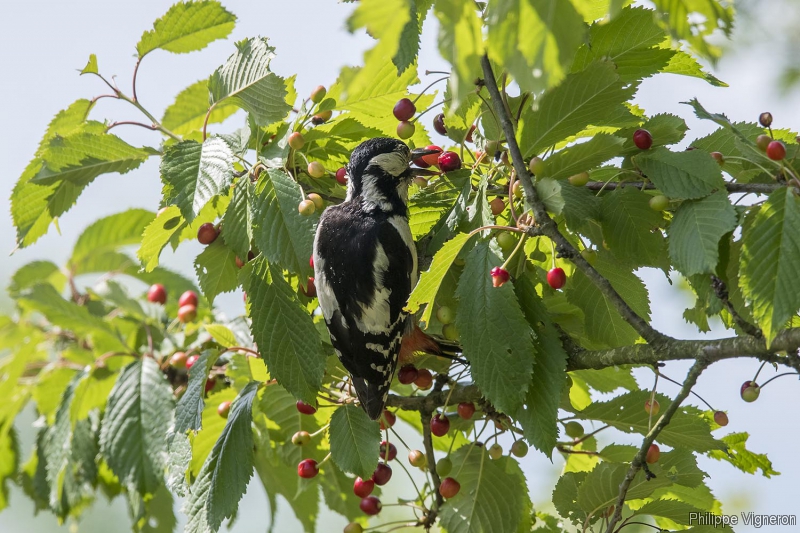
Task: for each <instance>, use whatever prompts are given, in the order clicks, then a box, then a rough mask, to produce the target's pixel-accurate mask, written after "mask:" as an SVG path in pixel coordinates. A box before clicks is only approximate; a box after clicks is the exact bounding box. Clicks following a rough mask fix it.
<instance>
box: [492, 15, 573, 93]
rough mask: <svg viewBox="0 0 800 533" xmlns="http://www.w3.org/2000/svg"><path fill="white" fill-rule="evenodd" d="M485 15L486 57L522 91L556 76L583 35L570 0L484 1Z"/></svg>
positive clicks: (549, 82) (551, 81)
mask: <svg viewBox="0 0 800 533" xmlns="http://www.w3.org/2000/svg"><path fill="white" fill-rule="evenodd" d="M486 20H487V26H488V39H487V47H488V51H489V57H491V59H492V60H493V61H495V62H497V63H498V64H500V65H503V66H504V67H506V68H507V69H508V71H509V72H510V73H511V75H512V76H513V77H514V79H515V80H516V81H517V83H518V84H519V85H520V87H521V88H522V89H523V91H533V90H538V89H541V88H542V87H549V86H552V85H555V84H556V83H558V82H559V81H561V80H562V79H563V78H564V76H565V74H566V71H567V67H568V66H569V65H570V63H572V59H573V57H574V55H575V52H576V50H577V49H578V47H579V46H580V45H581V43H582V42H583V41H584V37H585V34H586V25H585V24H584V22H583V19H582V17H581V16H580V14H578V12H577V11H576V10H575V7H574V6H573V5H572V3H571V2H562V1H560V0H501V1H496V2H489V3H488V7H487V10H486ZM534 71H538V76H536V75H535V74H534Z"/></svg>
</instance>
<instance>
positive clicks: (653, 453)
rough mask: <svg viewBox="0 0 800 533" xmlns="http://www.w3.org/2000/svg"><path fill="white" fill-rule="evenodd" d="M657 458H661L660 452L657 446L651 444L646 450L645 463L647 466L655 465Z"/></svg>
mask: <svg viewBox="0 0 800 533" xmlns="http://www.w3.org/2000/svg"><path fill="white" fill-rule="evenodd" d="M659 457H661V450H660V449H659V448H658V444H651V445H650V449H648V450H647V455H646V456H645V461H647V464H653V463H657V462H658V458H659Z"/></svg>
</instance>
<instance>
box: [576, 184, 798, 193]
mask: <svg viewBox="0 0 800 533" xmlns="http://www.w3.org/2000/svg"><path fill="white" fill-rule="evenodd" d="M621 187H636V188H637V189H655V188H656V186H655V185H653V184H652V183H650V182H646V181H609V182H605V181H590V182H589V183H587V184H586V188H587V189H589V190H590V191H600V190H603V191H613V190H614V189H619V188H621ZM782 187H786V184H785V183H726V184H725V190H727V191H728V192H729V193H735V192H741V193H747V194H750V193H752V194H772V193H773V192H775V191H776V190H778V189H780V188H782Z"/></svg>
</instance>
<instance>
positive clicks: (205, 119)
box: [203, 102, 217, 141]
mask: <svg viewBox="0 0 800 533" xmlns="http://www.w3.org/2000/svg"><path fill="white" fill-rule="evenodd" d="M216 105H217V102H214V103H213V104H211V107H209V108H208V111H206V117H205V118H204V119H203V140H204V141H205V140H206V128H208V119H209V118H210V117H211V111H213V110H214V106H216Z"/></svg>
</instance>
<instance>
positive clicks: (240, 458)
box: [183, 382, 258, 533]
mask: <svg viewBox="0 0 800 533" xmlns="http://www.w3.org/2000/svg"><path fill="white" fill-rule="evenodd" d="M256 392H258V383H256V382H251V383H250V384H248V385H247V386H246V387H245V388H244V389H242V392H241V393H239V396H237V398H236V400H234V402H233V404H232V405H231V410H230V413H229V414H228V421H227V423H226V424H225V429H223V430H222V434H221V435H220V437H219V439H218V440H217V443H216V444H215V445H214V448H213V449H212V450H211V453H210V454H209V456H208V458H207V459H206V460H205V462H204V463H203V467H202V468H201V469H200V473H199V474H198V476H197V480H196V481H195V483H194V485H193V486H192V491H191V494H190V496H189V498H188V499H187V500H186V503H185V504H184V508H183V510H184V512H186V514H187V517H188V522H187V524H186V528H185V529H184V531H185V532H186V533H207V532H213V531H217V530H218V529H219V527H220V525H222V521H223V520H225V519H226V518H229V517H232V516H233V515H234V514H235V513H236V510H237V509H238V507H239V500H240V499H241V498H242V496H244V493H245V490H246V489H247V484H248V482H249V481H250V478H251V477H252V475H253V465H254V453H253V431H252V429H251V428H250V424H251V422H252V408H253V399H254V398H255V396H256Z"/></svg>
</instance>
